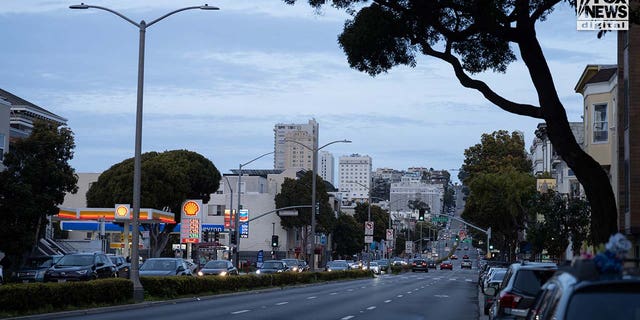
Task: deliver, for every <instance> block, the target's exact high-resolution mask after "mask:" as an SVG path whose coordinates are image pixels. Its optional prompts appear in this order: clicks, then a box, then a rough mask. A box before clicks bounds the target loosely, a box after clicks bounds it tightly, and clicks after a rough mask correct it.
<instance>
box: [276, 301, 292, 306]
mask: <svg viewBox="0 0 640 320" xmlns="http://www.w3.org/2000/svg"><path fill="white" fill-rule="evenodd" d="M287 303H289V302H288V301H283V302H278V303H276V306H281V305H283V304H287Z"/></svg>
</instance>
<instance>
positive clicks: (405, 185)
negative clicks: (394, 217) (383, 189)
mask: <svg viewBox="0 0 640 320" xmlns="http://www.w3.org/2000/svg"><path fill="white" fill-rule="evenodd" d="M443 199H444V186H443V185H442V184H440V183H435V184H432V183H430V182H425V181H423V180H422V179H421V175H420V174H419V173H412V174H406V175H405V176H404V177H403V178H402V179H401V180H400V182H394V183H392V184H391V192H390V198H389V209H390V210H391V211H392V212H393V211H404V212H407V211H412V210H411V209H410V208H409V206H408V204H409V201H410V200H413V201H416V200H420V201H422V202H424V203H426V204H427V205H429V208H430V209H431V212H433V213H439V212H442V206H443V204H442V201H443Z"/></svg>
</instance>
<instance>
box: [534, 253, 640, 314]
mask: <svg viewBox="0 0 640 320" xmlns="http://www.w3.org/2000/svg"><path fill="white" fill-rule="evenodd" d="M578 261H579V262H577V263H576V262H574V264H573V266H572V267H570V268H567V269H563V270H561V271H559V272H557V273H556V275H555V276H553V277H552V278H551V279H549V281H547V283H545V284H544V285H543V286H542V288H541V290H540V293H539V294H538V296H537V297H536V300H535V302H534V304H533V305H532V306H531V309H530V310H529V314H528V315H527V319H539V320H545V319H608V320H617V319H620V320H622V319H637V318H638V315H640V304H639V303H638V301H640V278H638V277H629V276H622V275H620V276H619V277H606V276H602V275H600V274H599V273H598V271H597V269H596V267H595V264H594V263H593V261H592V260H583V261H580V260H578Z"/></svg>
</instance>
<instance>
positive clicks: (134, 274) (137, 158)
mask: <svg viewBox="0 0 640 320" xmlns="http://www.w3.org/2000/svg"><path fill="white" fill-rule="evenodd" d="M69 8H70V9H89V8H94V9H100V10H104V11H108V12H111V13H113V14H115V15H117V16H118V17H120V18H122V19H124V20H126V21H127V22H129V23H131V24H133V25H134V26H136V27H138V29H139V30H140V42H139V49H138V92H137V100H136V137H135V155H134V164H133V218H132V220H133V234H132V235H131V242H132V243H133V245H132V246H131V272H130V278H131V281H132V282H133V300H134V301H135V302H142V301H143V300H144V288H143V287H142V283H140V275H139V273H138V267H139V261H138V257H139V256H140V254H139V251H138V241H139V239H138V237H139V236H138V234H139V224H140V223H139V220H140V181H141V167H142V166H141V150H142V92H143V85H144V47H145V42H144V41H145V33H146V30H147V28H148V27H150V26H152V25H153V24H155V23H156V22H158V21H160V20H162V19H164V18H166V17H168V16H170V15H173V14H175V13H178V12H181V11H185V10H191V9H200V10H219V9H220V8H218V7H213V6H209V5H207V4H205V5H203V6H193V7H185V8H181V9H177V10H174V11H171V12H169V13H167V14H165V15H163V16H161V17H160V18H157V19H155V20H153V21H151V22H149V23H146V22H145V21H144V20H142V21H140V22H139V23H137V22H135V21H133V20H131V19H129V18H128V17H126V16H124V15H123V14H121V13H119V12H117V11H115V10H112V9H109V8H105V7H101V6H94V5H87V4H84V3H81V4H77V5H71V6H69Z"/></svg>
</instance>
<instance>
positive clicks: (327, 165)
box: [318, 150, 335, 185]
mask: <svg viewBox="0 0 640 320" xmlns="http://www.w3.org/2000/svg"><path fill="white" fill-rule="evenodd" d="M333 169H334V158H333V154H332V153H330V152H328V151H324V150H320V153H319V154H318V174H319V175H320V177H322V180H324V181H327V182H329V183H331V184H332V185H333V184H334V180H335V179H334V174H333V171H334V170H333Z"/></svg>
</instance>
